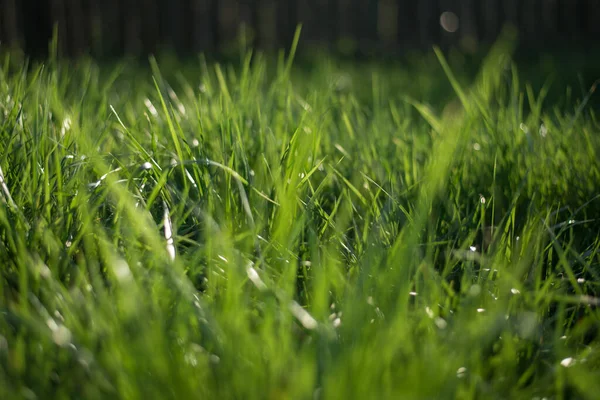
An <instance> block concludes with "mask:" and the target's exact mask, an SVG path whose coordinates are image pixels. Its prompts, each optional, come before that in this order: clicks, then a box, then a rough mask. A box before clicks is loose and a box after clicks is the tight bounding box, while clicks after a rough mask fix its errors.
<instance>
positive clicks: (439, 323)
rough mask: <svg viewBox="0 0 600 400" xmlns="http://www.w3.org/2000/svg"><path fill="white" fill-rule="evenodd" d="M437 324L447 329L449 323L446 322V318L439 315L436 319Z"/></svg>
mask: <svg viewBox="0 0 600 400" xmlns="http://www.w3.org/2000/svg"><path fill="white" fill-rule="evenodd" d="M435 324H436V325H437V327H438V328H440V329H446V327H447V326H448V323H447V322H446V320H445V319H444V318H441V317H437V318H436V319H435Z"/></svg>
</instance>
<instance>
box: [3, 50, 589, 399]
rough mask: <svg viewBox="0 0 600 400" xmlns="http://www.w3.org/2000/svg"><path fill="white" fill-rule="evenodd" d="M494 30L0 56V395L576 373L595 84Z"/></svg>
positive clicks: (232, 390) (521, 388) (585, 360)
mask: <svg viewBox="0 0 600 400" xmlns="http://www.w3.org/2000/svg"><path fill="white" fill-rule="evenodd" d="M510 54H511V42H510V41H501V42H499V44H498V45H496V46H495V47H494V49H492V51H491V52H490V54H489V56H488V57H487V59H486V60H485V62H484V63H483V65H482V66H481V72H480V74H479V75H478V76H477V77H475V78H474V79H472V80H471V83H465V82H468V78H469V77H468V76H465V75H463V74H460V71H455V70H453V68H452V63H450V64H449V63H448V62H447V61H446V58H445V57H444V55H442V53H440V52H437V51H436V57H432V58H430V60H432V59H435V60H436V64H435V66H432V67H430V68H423V69H412V70H411V69H407V70H402V69H398V70H395V69H393V68H389V67H385V68H384V67H380V66H377V65H370V66H369V65H363V66H362V67H360V68H358V67H355V66H351V65H344V64H343V63H342V64H340V65H336V62H335V61H334V60H321V61H318V62H317V63H316V64H315V66H314V67H313V68H312V69H308V70H301V69H300V68H297V69H296V68H295V67H294V63H293V52H292V55H290V56H288V57H286V58H281V59H280V60H279V63H278V64H277V65H274V64H272V63H271V62H270V61H269V60H268V59H266V58H264V57H262V56H261V55H254V56H252V55H251V54H248V55H247V57H245V58H244V59H243V60H242V62H241V63H240V65H239V67H230V66H227V65H218V64H210V63H207V62H206V61H204V59H200V61H199V62H198V63H197V64H195V65H194V66H193V68H191V69H190V68H189V67H185V73H184V72H181V73H179V72H177V71H172V70H165V69H164V68H161V66H160V65H161V64H160V63H159V62H156V61H155V60H154V59H151V60H150V69H151V72H152V75H151V76H150V75H149V74H147V73H146V72H143V71H140V72H139V73H138V70H136V69H135V68H134V67H131V66H127V65H122V66H120V67H118V68H113V69H111V70H109V69H107V67H102V68H100V67H98V66H97V65H96V64H94V63H91V62H86V61H80V62H78V63H67V62H64V61H57V60H56V59H51V60H49V61H48V62H47V63H45V64H44V65H34V64H28V65H26V64H23V63H20V62H15V61H14V60H12V59H10V57H9V56H7V57H6V62H5V63H3V67H2V69H1V71H0V115H1V116H2V118H1V119H0V121H1V122H0V263H1V264H2V267H1V268H0V273H1V282H0V315H1V318H0V397H1V398H3V399H4V398H6V399H9V398H86V399H88V398H89V399H93V398H127V399H142V398H160V399H163V398H178V399H190V398H259V399H264V398H272V399H281V398H307V399H308V398H361V399H362V398H451V397H458V398H496V397H497V398H542V397H552V398H571V397H582V398H594V397H595V396H596V395H597V393H600V383H599V382H598V379H597V378H596V377H597V374H598V373H599V368H600V353H599V348H598V338H597V334H598V326H599V323H600V321H599V317H600V315H599V312H598V305H599V303H600V300H599V297H598V290H599V285H600V267H599V265H600V264H599V260H600V252H599V247H600V234H599V226H600V221H599V218H600V211H599V210H600V195H599V192H598V187H599V184H600V170H599V163H598V156H599V155H600V153H599V152H600V125H599V123H598V120H597V116H596V114H594V112H593V110H591V109H589V108H588V107H586V104H587V102H588V100H589V96H592V95H593V93H592V92H593V89H592V90H590V93H589V94H588V95H587V96H585V95H584V96H583V97H582V98H581V99H580V100H579V101H578V102H574V103H572V104H566V105H564V104H563V103H561V104H562V106H561V107H558V106H554V105H553V104H548V103H545V102H544V100H545V95H546V93H547V88H544V89H542V90H541V91H538V92H536V91H534V89H533V88H532V86H531V85H528V84H527V81H526V77H525V78H522V77H520V76H519V74H518V68H517V67H515V66H514V64H512V63H511V61H510ZM182 68H184V67H183V66H182ZM182 71H184V70H183V69H182ZM190 71H192V72H191V73H190ZM555 84H559V83H555ZM449 88H451V90H452V91H451V92H450V91H448V89H449ZM451 93H452V95H451Z"/></svg>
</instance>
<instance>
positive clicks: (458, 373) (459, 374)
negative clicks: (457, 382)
mask: <svg viewBox="0 0 600 400" xmlns="http://www.w3.org/2000/svg"><path fill="white" fill-rule="evenodd" d="M466 374H467V369H466V368H465V367H460V368H459V369H457V370H456V377H457V378H464V376H465V375H466Z"/></svg>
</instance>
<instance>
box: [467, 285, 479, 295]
mask: <svg viewBox="0 0 600 400" xmlns="http://www.w3.org/2000/svg"><path fill="white" fill-rule="evenodd" d="M480 293H481V286H479V285H473V286H471V287H470V288H469V296H471V297H477V296H479V294H480Z"/></svg>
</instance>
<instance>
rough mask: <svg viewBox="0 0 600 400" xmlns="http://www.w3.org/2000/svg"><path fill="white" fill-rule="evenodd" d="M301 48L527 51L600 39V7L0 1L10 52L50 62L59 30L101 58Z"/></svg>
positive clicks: (69, 43) (409, 1)
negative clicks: (513, 46) (504, 34)
mask: <svg viewBox="0 0 600 400" xmlns="http://www.w3.org/2000/svg"><path fill="white" fill-rule="evenodd" d="M298 23H302V24H303V26H304V28H303V34H302V39H303V41H302V43H303V44H304V45H312V44H314V45H319V46H328V47H332V48H336V49H339V48H347V49H350V50H352V49H354V50H358V51H361V52H370V51H372V50H375V51H385V52H393V51H400V50H404V49H406V48H425V47H429V46H431V44H434V43H435V44H441V45H460V46H462V47H463V48H464V49H467V50H468V49H473V48H476V46H477V45H478V44H479V43H489V42H491V41H493V40H494V38H496V37H497V35H498V33H499V32H500V30H501V29H502V27H503V26H504V25H506V24H511V25H513V26H515V27H516V28H517V29H518V31H519V33H520V42H521V44H524V45H527V46H531V47H539V48H547V47H549V46H554V45H561V44H562V45H570V44H572V43H576V42H579V43H582V42H593V41H594V40H599V39H600V0H288V1H285V0H279V1H278V0H0V41H1V42H2V45H3V46H16V47H20V48H23V49H24V50H25V51H26V52H27V53H29V54H44V53H45V52H46V51H47V46H48V42H49V40H50V38H51V36H52V31H53V27H54V26H55V25H56V26H58V29H59V45H60V48H61V50H62V51H63V52H65V53H68V54H80V53H82V52H90V53H92V54H94V55H96V56H111V55H121V54H125V53H128V54H133V55H136V54H137V55H139V54H144V53H153V52H156V51H158V50H159V49H161V48H162V47H163V46H164V47H170V48H174V49H175V50H177V51H179V52H197V51H215V50H221V49H223V48H227V47H228V46H231V45H232V44H233V43H235V42H236V41H237V40H238V39H239V38H240V37H241V36H242V35H243V36H244V37H246V38H247V40H248V44H249V45H251V46H255V47H261V48H265V49H274V48H278V47H282V46H285V45H288V44H289V43H290V41H291V39H292V36H293V32H294V29H295V27H296V25H297V24H298Z"/></svg>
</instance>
